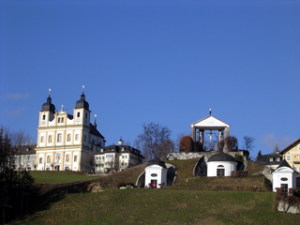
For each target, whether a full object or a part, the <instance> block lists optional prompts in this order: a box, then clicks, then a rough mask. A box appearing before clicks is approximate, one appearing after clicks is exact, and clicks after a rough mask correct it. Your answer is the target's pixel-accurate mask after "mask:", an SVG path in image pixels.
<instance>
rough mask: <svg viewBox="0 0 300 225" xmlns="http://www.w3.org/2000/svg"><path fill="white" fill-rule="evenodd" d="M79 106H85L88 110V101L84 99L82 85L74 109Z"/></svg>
mask: <svg viewBox="0 0 300 225" xmlns="http://www.w3.org/2000/svg"><path fill="white" fill-rule="evenodd" d="M79 108H85V109H87V110H89V103H88V102H87V101H85V95H84V86H82V94H81V96H80V100H78V101H77V102H76V106H75V109H79Z"/></svg>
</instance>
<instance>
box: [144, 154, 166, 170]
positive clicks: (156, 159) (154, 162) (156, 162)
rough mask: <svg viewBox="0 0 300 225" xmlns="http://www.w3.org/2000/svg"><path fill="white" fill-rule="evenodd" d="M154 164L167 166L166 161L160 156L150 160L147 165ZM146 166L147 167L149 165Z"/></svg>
mask: <svg viewBox="0 0 300 225" xmlns="http://www.w3.org/2000/svg"><path fill="white" fill-rule="evenodd" d="M152 165H158V166H161V167H162V168H166V169H167V167H166V163H165V162H164V161H161V160H160V159H159V158H157V157H155V158H154V159H152V160H150V161H148V164H147V166H152ZM147 166H146V167H147Z"/></svg>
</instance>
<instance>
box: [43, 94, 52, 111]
mask: <svg viewBox="0 0 300 225" xmlns="http://www.w3.org/2000/svg"><path fill="white" fill-rule="evenodd" d="M51 101H52V99H51V97H50V95H49V97H48V98H47V102H46V103H44V104H43V105H42V111H50V112H52V113H55V106H54V105H53V104H52V102H51Z"/></svg>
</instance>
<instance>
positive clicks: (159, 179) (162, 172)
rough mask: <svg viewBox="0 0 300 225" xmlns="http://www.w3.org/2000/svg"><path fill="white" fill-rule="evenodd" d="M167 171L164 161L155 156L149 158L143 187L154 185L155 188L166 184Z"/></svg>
mask: <svg viewBox="0 0 300 225" xmlns="http://www.w3.org/2000/svg"><path fill="white" fill-rule="evenodd" d="M167 172H168V169H167V167H166V164H165V162H163V161H161V160H159V158H155V159H153V160H150V161H149V162H148V164H147V166H146V168H145V187H149V184H151V185H152V186H153V185H155V188H161V187H162V186H165V185H167Z"/></svg>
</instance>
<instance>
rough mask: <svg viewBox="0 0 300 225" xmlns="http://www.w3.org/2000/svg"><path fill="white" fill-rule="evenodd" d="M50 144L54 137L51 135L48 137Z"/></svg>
mask: <svg viewBox="0 0 300 225" xmlns="http://www.w3.org/2000/svg"><path fill="white" fill-rule="evenodd" d="M48 142H49V143H52V135H49V137H48Z"/></svg>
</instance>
